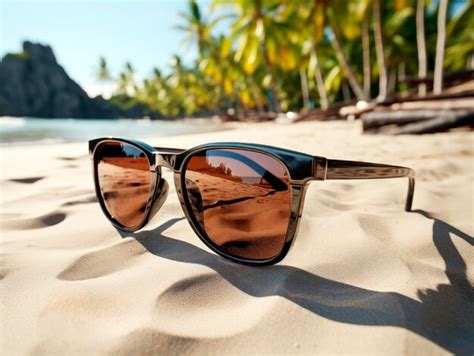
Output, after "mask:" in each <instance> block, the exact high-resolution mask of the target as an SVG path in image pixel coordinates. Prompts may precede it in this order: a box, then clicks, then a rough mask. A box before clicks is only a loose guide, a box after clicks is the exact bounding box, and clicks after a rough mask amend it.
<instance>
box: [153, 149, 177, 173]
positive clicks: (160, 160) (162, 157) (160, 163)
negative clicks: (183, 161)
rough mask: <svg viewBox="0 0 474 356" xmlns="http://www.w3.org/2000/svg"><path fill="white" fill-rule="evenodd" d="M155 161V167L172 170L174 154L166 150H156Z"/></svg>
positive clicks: (174, 159)
mask: <svg viewBox="0 0 474 356" xmlns="http://www.w3.org/2000/svg"><path fill="white" fill-rule="evenodd" d="M155 162H156V163H155V165H156V167H165V168H169V169H171V170H172V171H174V166H175V163H176V154H175V153H168V152H156V153H155ZM156 167H155V168H156Z"/></svg>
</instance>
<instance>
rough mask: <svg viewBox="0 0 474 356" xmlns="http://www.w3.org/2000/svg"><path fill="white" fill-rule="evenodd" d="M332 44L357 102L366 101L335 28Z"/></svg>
mask: <svg viewBox="0 0 474 356" xmlns="http://www.w3.org/2000/svg"><path fill="white" fill-rule="evenodd" d="M331 43H332V45H333V47H334V50H335V51H336V54H337V59H338V60H339V64H340V65H341V67H342V68H343V69H344V71H345V72H346V75H347V80H348V81H349V85H350V86H351V88H352V91H353V92H354V94H355V96H356V98H357V100H364V99H365V96H364V92H363V91H362V87H361V86H360V84H359V83H358V82H357V80H356V78H355V75H354V72H353V71H352V69H351V67H350V65H349V61H348V59H347V57H346V55H345V54H344V51H343V50H342V45H341V41H340V39H339V36H338V34H337V33H336V31H335V30H334V28H333V29H332V36H331Z"/></svg>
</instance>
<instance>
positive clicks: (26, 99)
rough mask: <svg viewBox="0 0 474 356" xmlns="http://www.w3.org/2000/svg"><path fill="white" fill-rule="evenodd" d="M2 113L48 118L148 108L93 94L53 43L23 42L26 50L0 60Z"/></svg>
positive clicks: (128, 113) (139, 112) (139, 113)
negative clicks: (73, 75)
mask: <svg viewBox="0 0 474 356" xmlns="http://www.w3.org/2000/svg"><path fill="white" fill-rule="evenodd" d="M0 116H30V117H45V118H117V117H143V116H144V108H143V107H142V106H137V107H134V108H132V109H130V110H121V109H119V108H117V107H116V106H114V105H112V104H111V103H110V102H109V101H107V100H105V99H104V98H102V97H101V96H98V97H95V98H93V99H92V98H89V96H88V95H87V93H86V92H85V91H84V90H83V89H82V88H81V87H80V86H79V85H78V84H77V83H76V82H75V81H74V80H72V79H71V78H70V77H69V76H68V75H67V73H66V72H65V70H64V69H63V67H61V66H60V65H59V64H58V63H57V61H56V58H55V56H54V53H53V50H52V49H51V47H50V46H43V45H41V44H34V43H31V42H28V41H27V42H24V43H23V53H20V54H7V55H5V57H4V58H3V59H2V61H1V63H0Z"/></svg>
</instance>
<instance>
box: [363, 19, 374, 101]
mask: <svg viewBox="0 0 474 356" xmlns="http://www.w3.org/2000/svg"><path fill="white" fill-rule="evenodd" d="M362 56H363V58H362V59H363V66H364V95H365V97H366V98H367V99H370V87H371V86H372V83H371V81H372V73H371V70H370V32H369V12H368V11H366V12H365V15H364V19H363V20H362Z"/></svg>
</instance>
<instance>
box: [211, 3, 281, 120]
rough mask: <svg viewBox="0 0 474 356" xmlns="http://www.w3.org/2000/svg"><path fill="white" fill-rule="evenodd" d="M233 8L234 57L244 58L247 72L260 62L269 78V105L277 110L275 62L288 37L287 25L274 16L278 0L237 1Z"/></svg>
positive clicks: (249, 72) (239, 59) (278, 104)
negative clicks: (234, 15)
mask: <svg viewBox="0 0 474 356" xmlns="http://www.w3.org/2000/svg"><path fill="white" fill-rule="evenodd" d="M214 4H215V5H222V4H227V5H228V2H226V1H218V0H215V1H214ZM234 7H235V8H236V9H237V13H238V15H237V19H236V21H235V22H234V24H233V27H232V38H233V39H236V40H237V42H238V45H237V51H236V54H235V60H236V61H243V68H244V70H245V72H246V73H247V74H248V75H253V73H254V72H255V71H256V69H257V68H258V66H259V65H262V67H263V69H264V71H265V74H266V76H267V78H268V79H267V82H268V84H269V88H270V94H271V99H270V102H271V103H272V108H273V109H274V110H275V111H276V112H280V111H281V108H280V99H279V93H278V91H279V90H278V85H277V78H276V68H275V63H276V61H277V52H278V49H279V47H281V46H282V44H283V43H285V42H286V40H287V37H286V36H287V35H288V26H287V24H285V23H284V22H282V21H280V19H279V17H278V16H277V15H278V13H277V9H278V7H279V2H278V1H276V0H255V1H248V0H237V1H235V2H234ZM281 53H282V52H280V54H281Z"/></svg>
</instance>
